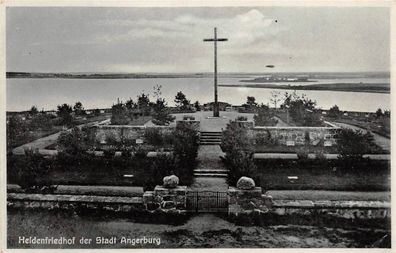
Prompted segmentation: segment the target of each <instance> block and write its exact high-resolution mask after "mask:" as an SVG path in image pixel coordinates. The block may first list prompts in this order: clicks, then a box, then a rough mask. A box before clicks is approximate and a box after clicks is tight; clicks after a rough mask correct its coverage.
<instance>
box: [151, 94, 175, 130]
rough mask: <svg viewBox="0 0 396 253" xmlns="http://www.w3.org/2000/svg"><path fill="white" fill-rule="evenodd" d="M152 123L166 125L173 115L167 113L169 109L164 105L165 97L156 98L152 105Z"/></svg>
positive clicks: (172, 118)
mask: <svg viewBox="0 0 396 253" xmlns="http://www.w3.org/2000/svg"><path fill="white" fill-rule="evenodd" d="M153 107H154V112H153V118H154V119H153V123H154V124H157V125H168V124H169V123H170V122H172V121H173V120H174V119H175V117H174V116H172V115H170V114H169V109H168V108H167V106H166V102H165V99H163V98H158V99H157V101H156V103H155V104H154V105H153Z"/></svg>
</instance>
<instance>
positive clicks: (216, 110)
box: [203, 27, 228, 117]
mask: <svg viewBox="0 0 396 253" xmlns="http://www.w3.org/2000/svg"><path fill="white" fill-rule="evenodd" d="M227 40H228V39H225V38H217V28H216V27H215V28H214V37H213V39H204V40H203V41H204V42H208V41H209V42H214V43H213V44H214V105H213V117H219V116H220V115H219V102H218V101H217V42H218V41H227Z"/></svg>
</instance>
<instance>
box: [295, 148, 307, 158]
mask: <svg viewBox="0 0 396 253" xmlns="http://www.w3.org/2000/svg"><path fill="white" fill-rule="evenodd" d="M297 157H298V159H299V160H307V159H308V150H307V149H306V148H304V147H302V148H300V149H299V150H298V151H297Z"/></svg>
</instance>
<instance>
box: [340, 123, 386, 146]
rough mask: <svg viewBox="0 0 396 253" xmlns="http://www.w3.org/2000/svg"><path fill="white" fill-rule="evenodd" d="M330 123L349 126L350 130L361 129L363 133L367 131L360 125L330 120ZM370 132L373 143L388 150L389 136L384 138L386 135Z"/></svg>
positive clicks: (344, 126)
mask: <svg viewBox="0 0 396 253" xmlns="http://www.w3.org/2000/svg"><path fill="white" fill-rule="evenodd" d="M332 123H333V124H335V125H337V126H339V127H342V128H349V129H352V130H361V131H362V132H363V133H367V130H366V129H364V128H361V127H357V126H353V125H350V124H345V123H338V122H332ZM371 134H372V135H373V137H374V142H375V144H377V145H378V146H380V147H381V148H382V149H383V150H386V151H390V147H391V141H390V139H389V138H386V137H384V136H381V135H379V134H376V133H371Z"/></svg>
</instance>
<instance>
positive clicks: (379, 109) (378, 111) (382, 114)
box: [375, 108, 384, 118]
mask: <svg viewBox="0 0 396 253" xmlns="http://www.w3.org/2000/svg"><path fill="white" fill-rule="evenodd" d="M375 115H376V116H377V118H381V117H382V116H384V113H383V112H382V110H381V108H378V110H377V111H376V112H375Z"/></svg>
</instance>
